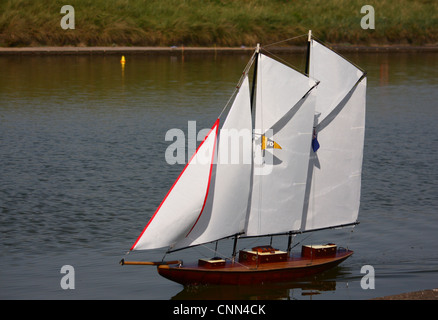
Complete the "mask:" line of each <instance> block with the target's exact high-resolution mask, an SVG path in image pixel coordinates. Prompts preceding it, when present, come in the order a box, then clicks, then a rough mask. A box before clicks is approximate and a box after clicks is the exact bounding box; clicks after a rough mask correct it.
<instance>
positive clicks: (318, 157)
mask: <svg viewBox="0 0 438 320" xmlns="http://www.w3.org/2000/svg"><path fill="white" fill-rule="evenodd" d="M309 62H310V70H309V71H310V76H311V77H314V78H315V79H318V80H319V81H320V82H321V83H320V84H319V86H318V94H317V98H316V107H315V109H316V115H315V134H316V136H317V139H318V142H319V145H320V148H319V149H318V150H317V151H316V152H313V151H312V152H311V157H310V159H309V164H310V165H309V170H308V177H307V190H306V203H305V206H304V208H303V221H302V226H301V231H308V230H315V229H321V228H327V227H333V226H340V225H345V224H350V223H354V222H356V220H357V217H358V212H359V203H360V187H361V171H362V156H363V146H364V131H365V100H366V97H365V93H366V77H365V73H364V72H363V71H362V70H360V69H359V68H357V67H356V66H354V65H353V64H352V63H350V62H349V61H347V60H346V59H344V58H343V57H341V56H340V55H338V54H337V53H335V52H334V51H332V50H330V49H329V48H327V47H325V46H324V45H322V44H321V43H319V42H318V41H315V40H313V39H312V40H311V45H310V61H309Z"/></svg>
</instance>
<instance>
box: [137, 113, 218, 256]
mask: <svg viewBox="0 0 438 320" xmlns="http://www.w3.org/2000/svg"><path fill="white" fill-rule="evenodd" d="M218 127H219V119H218V120H217V121H216V122H215V124H214V125H213V127H212V128H211V130H210V132H209V133H208V135H207V136H206V138H205V139H204V141H203V142H202V143H201V144H200V145H199V147H198V149H197V150H196V152H195V154H194V155H193V157H192V158H191V159H190V161H189V162H188V163H187V165H186V166H185V168H184V170H183V171H182V172H181V174H180V176H179V177H178V179H177V180H176V181H175V183H174V184H173V186H172V188H171V189H170V190H169V192H168V193H167V195H166V197H165V198H164V200H163V201H162V202H161V204H160V206H159V207H158V209H157V210H156V211H155V213H154V215H153V216H152V218H151V219H150V220H149V222H148V224H147V225H146V227H145V228H144V229H143V232H142V233H141V234H140V236H139V237H138V238H137V241H136V242H135V243H134V245H133V246H132V248H131V250H139V249H154V248H161V247H167V246H172V245H173V244H174V243H176V242H177V241H179V240H181V239H182V238H184V237H185V236H186V235H187V234H188V233H189V232H190V230H191V229H192V228H193V226H194V225H195V223H196V221H197V220H198V218H199V217H200V215H201V214H202V212H203V209H204V207H205V202H206V198H207V194H208V189H209V186H210V179H211V172H212V167H213V160H214V153H215V146H216V141H217V131H218Z"/></svg>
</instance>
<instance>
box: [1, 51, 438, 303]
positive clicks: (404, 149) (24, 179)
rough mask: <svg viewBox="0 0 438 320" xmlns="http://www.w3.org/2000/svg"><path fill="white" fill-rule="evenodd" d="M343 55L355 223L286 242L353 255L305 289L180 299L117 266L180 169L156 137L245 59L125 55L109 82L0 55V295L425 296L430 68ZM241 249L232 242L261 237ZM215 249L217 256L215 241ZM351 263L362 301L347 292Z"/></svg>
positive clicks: (88, 69)
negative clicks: (359, 174)
mask: <svg viewBox="0 0 438 320" xmlns="http://www.w3.org/2000/svg"><path fill="white" fill-rule="evenodd" d="M348 57H349V58H350V59H351V60H352V61H354V62H355V63H356V64H358V65H360V66H362V67H363V68H364V69H365V70H367V71H368V92H367V119H366V140H365V153H364V168H363V187H362V202H361V211H360V215H359V217H360V221H361V224H360V225H359V226H357V227H356V228H355V229H354V232H351V230H350V229H344V230H332V231H326V232H322V233H320V234H319V233H318V234H312V235H311V236H310V237H309V238H307V237H308V234H306V235H303V236H299V237H297V238H296V239H295V243H298V242H300V241H303V243H312V242H313V243H317V242H320V241H322V242H327V241H334V242H337V243H340V244H342V245H348V246H349V247H350V248H351V249H353V250H354V251H355V254H354V255H353V257H351V258H350V259H348V260H347V261H345V262H344V263H343V264H341V265H340V266H339V267H337V268H335V269H332V270H330V271H329V272H327V273H325V274H323V275H320V276H317V277H313V278H311V279H305V280H303V281H300V282H296V283H288V284H283V285H264V286H256V287H239V288H233V289H232V290H229V289H226V288H221V287H214V286H213V287H197V288H186V289H184V288H183V287H182V286H180V285H178V284H176V283H173V282H170V281H168V280H166V279H164V278H161V277H160V276H159V275H158V274H157V273H156V270H155V268H154V267H143V266H139V267H137V266H124V267H121V266H120V265H119V264H118V262H119V260H120V259H121V258H123V257H124V256H125V253H126V252H127V251H128V250H129V248H130V247H131V245H132V244H133V242H134V241H135V239H136V238H137V236H138V234H139V233H140V231H141V230H142V229H143V227H144V225H145V223H146V222H147V220H148V218H149V217H150V216H151V215H152V214H153V212H154V211H155V208H156V206H157V205H158V204H159V202H160V201H161V199H162V198H163V197H164V195H165V194H166V192H167V190H168V188H169V187H170V185H171V183H172V182H173V180H174V179H175V178H176V177H177V176H178V174H179V171H180V170H181V169H182V168H181V166H178V165H174V166H170V165H167V164H166V162H165V158H164V154H165V150H166V148H167V146H169V144H170V143H171V142H169V141H165V139H164V136H165V133H166V131H167V130H169V129H170V128H180V129H182V130H183V131H184V132H187V121H189V120H190V121H196V124H197V130H200V129H202V128H207V127H211V125H212V123H213V121H214V119H215V117H217V115H218V114H219V112H220V111H221V110H222V108H223V106H224V105H225V103H226V102H227V100H228V98H229V96H230V95H231V93H232V91H233V90H234V86H235V84H236V82H237V80H238V79H239V77H240V74H241V71H242V69H243V67H244V66H245V65H246V63H247V61H248V59H249V56H248V55H220V54H219V55H186V56H184V57H181V55H180V54H175V55H163V56H154V55H148V56H140V55H138V56H127V64H126V66H125V68H124V69H123V70H122V67H121V65H120V63H119V60H120V57H116V56H106V57H103V56H71V57H70V56H69V57H61V56H59V57H58V56H56V57H21V58H20V57H0V70H1V76H0V155H1V156H0V167H1V173H0V233H1V240H0V298H2V299H154V300H157V299H162V300H169V299H205V298H213V299H297V300H309V299H313V300H317V299H369V298H373V297H379V296H384V295H389V294H396V293H401V292H409V291H415V290H422V289H431V288H437V287H438V250H436V244H435V243H436V241H437V240H438V236H437V225H438V213H437V207H438V198H437V195H438V192H437V191H438V189H437V186H438V169H437V167H436V163H437V159H438V157H437V150H438V148H437V143H438V135H437V134H436V122H437V120H438V110H437V104H436V101H437V99H438V76H437V71H436V70H437V69H438V68H437V67H438V57H437V55H436V54H431V53H428V54H426V53H424V54H420V53H416V54H406V53H403V54H401V53H400V54H352V55H348ZM283 58H284V59H286V60H288V61H290V62H292V63H293V64H295V65H297V66H299V67H302V66H303V63H304V57H303V56H302V55H286V56H284V57H283ZM250 241H252V242H250ZM254 241H255V240H254V239H252V240H246V242H245V241H243V240H242V245H244V246H250V245H252V244H266V242H268V241H269V239H262V240H259V241H258V242H255V243H254ZM248 242H249V243H248ZM286 243H287V239H285V238H281V237H279V238H275V239H274V246H277V247H280V248H284V247H285V246H286ZM211 250H213V249H212V246H209V247H208V248H204V247H197V248H195V249H191V250H188V251H186V252H184V253H181V252H177V253H174V254H172V255H169V256H167V257H166V258H169V259H173V258H181V256H183V259H184V260H185V261H189V260H191V259H193V260H194V259H197V258H198V257H200V256H201V257H202V256H211V255H212V252H211ZM218 250H219V251H220V252H222V253H224V254H230V253H231V243H230V241H224V242H222V243H220V245H219V248H218ZM162 256H163V253H162V252H161V251H152V252H150V253H147V254H145V253H131V254H129V255H128V258H129V259H132V260H140V259H143V260H160V259H161V258H162ZM63 265H71V266H73V267H74V270H75V281H74V283H75V289H74V290H63V289H62V287H61V279H62V277H63V276H65V274H62V273H61V272H60V271H61V267H62V266H63ZM364 265H371V266H373V267H374V270H375V289H368V290H364V289H362V288H361V285H360V282H361V279H362V277H363V276H364V274H363V273H361V267H362V266H364Z"/></svg>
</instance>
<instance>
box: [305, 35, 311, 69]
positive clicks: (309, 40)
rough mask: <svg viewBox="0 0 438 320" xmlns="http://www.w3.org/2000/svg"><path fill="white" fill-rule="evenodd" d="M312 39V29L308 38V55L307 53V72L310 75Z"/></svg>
mask: <svg viewBox="0 0 438 320" xmlns="http://www.w3.org/2000/svg"><path fill="white" fill-rule="evenodd" d="M311 40H312V30H309V36H308V38H307V55H306V70H305V72H304V73H305V74H307V75H309V62H310V42H311Z"/></svg>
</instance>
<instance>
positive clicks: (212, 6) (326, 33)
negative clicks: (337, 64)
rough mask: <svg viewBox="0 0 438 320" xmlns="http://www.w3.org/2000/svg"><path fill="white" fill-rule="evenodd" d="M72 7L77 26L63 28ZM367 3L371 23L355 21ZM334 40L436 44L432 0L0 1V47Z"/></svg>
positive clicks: (436, 5)
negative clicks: (66, 8)
mask: <svg viewBox="0 0 438 320" xmlns="http://www.w3.org/2000/svg"><path fill="white" fill-rule="evenodd" d="M65 4H70V5H72V6H73V7H74V9H75V25H76V28H75V29H74V30H63V29H62V28H61V26H60V21H61V18H62V17H63V16H64V15H63V14H61V13H60V11H61V7H62V6H63V5H65ZM364 4H369V5H372V6H373V7H374V9H375V29H374V30H363V29H362V28H361V26H360V21H361V18H362V17H363V14H361V13H360V9H361V7H362V6H363V5H364ZM308 29H312V31H313V33H314V35H315V36H316V37H317V38H318V39H320V40H322V41H325V42H329V43H333V44H334V43H337V44H364V45H372V44H415V45H423V44H437V43H438V1H436V0H430V1H428V0H399V1H393V0H380V1H377V0H371V1H363V0H361V1H358V0H312V1H309V0H289V1H287V0H258V1H256V0H240V1H237V0H235V1H232V0H70V1H64V0H63V1H59V0H0V46H65V45H72V46H172V45H177V46H180V45H185V46H214V45H216V46H241V45H245V46H254V45H255V44H256V43H257V42H260V43H262V44H268V43H273V42H276V41H279V40H283V39H287V38H291V37H294V36H297V35H301V34H305V33H306V32H307V30H308Z"/></svg>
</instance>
